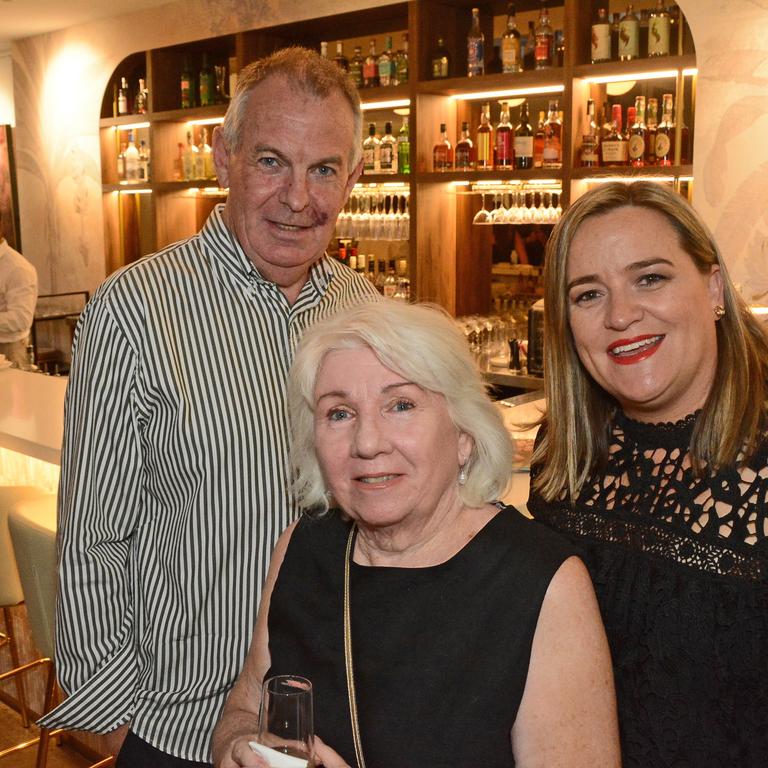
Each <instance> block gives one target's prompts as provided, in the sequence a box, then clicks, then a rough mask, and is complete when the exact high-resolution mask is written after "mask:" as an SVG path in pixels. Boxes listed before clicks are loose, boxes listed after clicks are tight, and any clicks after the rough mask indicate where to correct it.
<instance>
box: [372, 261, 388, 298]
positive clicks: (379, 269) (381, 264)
mask: <svg viewBox="0 0 768 768" xmlns="http://www.w3.org/2000/svg"><path fill="white" fill-rule="evenodd" d="M376 265H377V266H376V277H375V278H374V280H373V285H374V287H375V288H376V290H377V291H378V292H379V293H381V294H383V293H384V282H385V281H386V279H387V270H386V261H385V260H384V259H378V260H377V262H376Z"/></svg>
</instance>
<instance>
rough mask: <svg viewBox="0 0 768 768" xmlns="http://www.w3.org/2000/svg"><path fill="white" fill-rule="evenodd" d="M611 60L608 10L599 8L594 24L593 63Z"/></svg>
mask: <svg viewBox="0 0 768 768" xmlns="http://www.w3.org/2000/svg"><path fill="white" fill-rule="evenodd" d="M610 60H611V25H610V24H609V22H608V11H607V9H605V8H598V9H597V21H596V22H595V23H594V24H593V25H592V63H593V64H599V63H600V62H601V61H610Z"/></svg>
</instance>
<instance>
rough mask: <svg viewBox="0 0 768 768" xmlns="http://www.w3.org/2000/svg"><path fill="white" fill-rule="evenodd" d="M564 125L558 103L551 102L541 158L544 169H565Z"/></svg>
mask: <svg viewBox="0 0 768 768" xmlns="http://www.w3.org/2000/svg"><path fill="white" fill-rule="evenodd" d="M562 142H563V123H562V120H561V119H560V112H559V111H558V108H557V101H556V100H554V99H553V100H552V101H550V102H549V114H548V115H547V120H546V122H545V123H544V151H543V153H542V158H541V167H542V168H562V167H563V143H562Z"/></svg>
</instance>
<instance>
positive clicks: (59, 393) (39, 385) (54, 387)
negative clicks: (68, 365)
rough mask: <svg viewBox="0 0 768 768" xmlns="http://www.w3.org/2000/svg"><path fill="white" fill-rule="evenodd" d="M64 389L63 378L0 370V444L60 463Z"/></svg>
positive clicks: (41, 458) (28, 454)
mask: <svg viewBox="0 0 768 768" xmlns="http://www.w3.org/2000/svg"><path fill="white" fill-rule="evenodd" d="M66 388H67V379H66V377H61V376H44V375H43V374H41V373H30V372H28V371H20V370H18V369H17V368H8V369H5V370H2V371H0V447H3V448H8V449H9V450H11V451H16V452H18V453H23V454H24V455H26V456H31V457H33V458H35V459H40V460H41V461H47V462H48V463H50V464H59V463H60V461H61V439H62V434H63V430H64V392H65V391H66Z"/></svg>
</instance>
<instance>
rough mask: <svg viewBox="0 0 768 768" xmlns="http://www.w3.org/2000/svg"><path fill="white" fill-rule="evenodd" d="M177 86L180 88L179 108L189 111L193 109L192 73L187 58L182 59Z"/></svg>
mask: <svg viewBox="0 0 768 768" xmlns="http://www.w3.org/2000/svg"><path fill="white" fill-rule="evenodd" d="M179 85H180V87H181V108H182V109H189V108H190V107H193V106H194V103H193V90H192V71H191V70H190V68H189V57H187V56H185V57H184V65H183V66H182V68H181V78H180V80H179Z"/></svg>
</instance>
